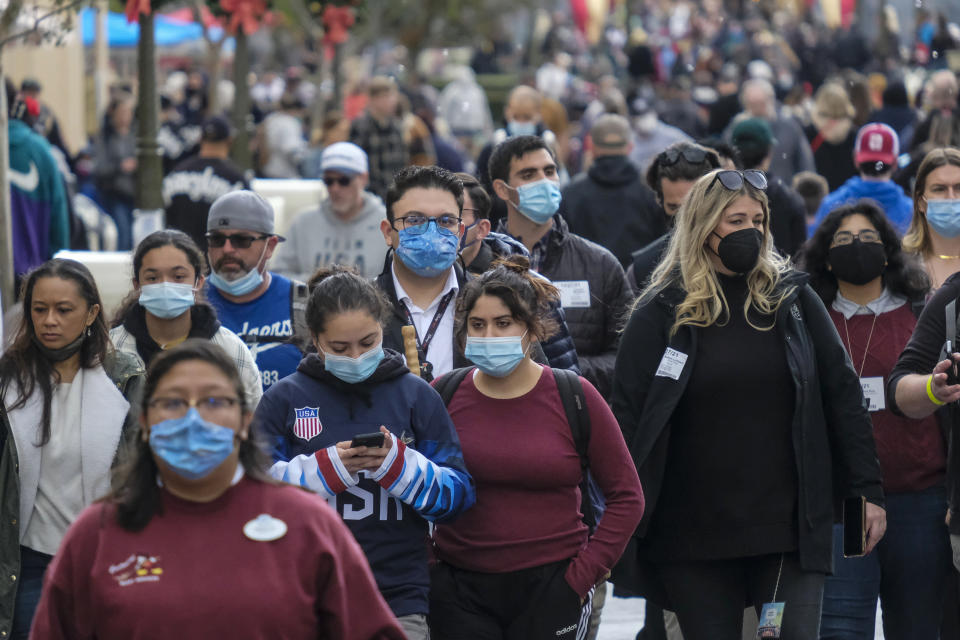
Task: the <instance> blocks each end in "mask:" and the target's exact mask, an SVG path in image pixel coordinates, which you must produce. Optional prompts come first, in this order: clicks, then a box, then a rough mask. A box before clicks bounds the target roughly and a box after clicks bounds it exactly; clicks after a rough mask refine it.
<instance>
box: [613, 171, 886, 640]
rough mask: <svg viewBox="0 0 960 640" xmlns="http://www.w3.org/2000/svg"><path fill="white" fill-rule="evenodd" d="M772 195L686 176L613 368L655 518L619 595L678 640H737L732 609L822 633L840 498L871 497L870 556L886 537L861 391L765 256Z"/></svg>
mask: <svg viewBox="0 0 960 640" xmlns="http://www.w3.org/2000/svg"><path fill="white" fill-rule="evenodd" d="M766 184H767V182H766V176H765V175H764V174H763V173H762V172H760V171H742V172H741V171H713V172H711V173H708V174H707V175H705V176H703V177H702V178H700V179H699V180H697V182H696V183H695V184H694V186H693V189H692V190H691V191H690V193H689V194H688V195H687V198H686V200H685V201H684V204H683V205H682V206H681V207H680V211H679V212H678V213H677V222H676V225H675V228H674V234H673V236H672V237H671V239H670V244H669V246H668V249H667V253H666V255H665V256H664V258H663V259H662V261H661V262H660V264H659V266H657V268H656V270H655V271H654V272H653V275H652V277H651V282H650V285H649V286H648V288H647V289H646V290H645V291H644V293H643V294H642V295H641V296H640V298H639V300H638V301H637V303H636V306H635V308H634V310H633V313H632V314H631V316H630V319H629V321H628V322H627V326H626V329H625V330H624V333H623V338H622V341H621V343H620V350H619V352H618V354H617V364H616V375H615V376H614V389H613V410H614V413H615V414H616V416H617V419H618V421H619V423H620V428H621V429H622V430H623V433H624V437H625V439H626V441H627V445H628V446H629V447H630V451H631V453H632V454H633V460H634V462H635V463H636V464H637V467H638V471H639V475H640V479H641V480H642V481H643V483H644V490H645V492H646V493H647V497H648V501H649V503H650V504H651V505H652V506H651V507H650V508H649V509H648V510H647V512H646V513H645V514H644V518H643V521H641V523H640V526H639V528H638V529H637V531H636V533H635V536H634V537H635V544H634V545H633V546H632V547H631V548H630V549H629V553H625V554H624V559H623V560H622V561H621V565H620V566H618V571H617V572H615V573H614V578H613V581H614V583H615V584H616V585H617V586H618V587H625V588H627V589H630V590H632V591H633V592H635V593H637V594H638V595H644V596H646V597H648V598H650V599H652V600H654V602H657V604H660V605H663V606H664V607H665V608H666V609H668V610H672V611H674V612H676V614H677V618H678V619H679V621H680V627H681V630H682V631H683V635H684V637H685V638H686V639H687V640H729V639H733V638H740V637H741V631H742V629H741V627H742V620H743V618H742V614H743V607H744V603H748V604H750V605H752V606H753V607H754V608H755V609H756V611H757V613H758V614H761V612H762V611H763V610H764V609H765V608H766V610H767V612H772V613H773V614H774V617H776V613H777V610H778V609H780V610H782V611H783V616H782V625H781V629H780V633H781V635H780V637H781V638H784V639H785V640H806V639H809V638H815V637H817V631H818V629H819V627H820V605H821V594H822V590H823V583H824V579H825V576H826V574H827V573H828V572H829V571H830V570H831V566H832V561H831V558H832V539H833V516H834V498H835V496H843V497H850V498H859V499H865V500H866V503H865V507H864V511H865V514H866V527H865V538H866V543H865V546H866V550H867V551H868V552H869V551H870V550H871V549H872V548H873V546H874V545H876V543H877V541H878V540H880V538H881V537H882V536H883V531H884V528H885V515H884V510H883V490H882V487H881V485H880V469H879V466H878V464H877V460H876V449H875V445H874V442H873V434H872V432H871V424H870V417H869V415H868V413H867V411H866V409H865V408H864V407H863V392H862V390H861V388H860V383H859V381H858V380H857V375H856V373H855V372H854V371H853V370H852V368H851V367H850V364H849V360H848V359H847V357H846V355H845V354H844V352H843V345H842V344H841V342H840V340H839V339H838V338H837V332H836V330H835V329H834V327H833V323H832V322H831V320H830V316H829V315H828V314H827V311H826V309H824V307H823V303H822V302H821V301H820V299H819V297H817V295H816V294H815V293H814V292H813V290H812V289H810V288H809V287H807V286H806V276H804V275H803V274H801V273H799V272H796V271H794V270H793V269H792V268H791V267H790V264H789V262H787V261H786V260H784V259H783V258H781V257H780V256H779V255H778V254H777V253H776V252H775V250H774V248H773V238H772V235H771V233H770V211H769V208H768V204H767V198H766V195H765V190H766ZM831 461H832V462H833V465H831ZM767 615H770V614H769V613H764V614H763V615H761V619H762V620H763V619H766V616H767Z"/></svg>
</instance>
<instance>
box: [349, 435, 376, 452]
mask: <svg viewBox="0 0 960 640" xmlns="http://www.w3.org/2000/svg"><path fill="white" fill-rule="evenodd" d="M382 446H383V431H374V432H373V433H361V434H358V435H355V436H353V440H351V441H350V448H351V449H352V448H353V447H382Z"/></svg>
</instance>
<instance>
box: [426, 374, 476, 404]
mask: <svg viewBox="0 0 960 640" xmlns="http://www.w3.org/2000/svg"><path fill="white" fill-rule="evenodd" d="M472 370H473V367H460V368H459V369H454V370H453V371H448V372H447V373H445V374H443V375H442V376H440V377H439V378H437V379H436V380H434V381H433V388H434V389H435V390H436V392H437V393H439V394H440V397H441V398H443V404H444V405H446V406H449V404H450V401H451V400H453V394H455V393H456V392H457V389H459V388H460V384H461V383H462V382H463V381H464V379H465V378H466V377H467V374H468V373H470V371H472Z"/></svg>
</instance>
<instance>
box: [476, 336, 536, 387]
mask: <svg viewBox="0 0 960 640" xmlns="http://www.w3.org/2000/svg"><path fill="white" fill-rule="evenodd" d="M525 335H527V334H526V332H524V334H523V336H525ZM523 336H507V337H505V338H472V337H469V336H468V337H467V348H466V349H464V351H463V355H465V356H466V357H467V359H468V360H470V362H472V363H473V364H475V365H477V368H479V369H480V371H483V372H484V373H485V374H487V375H488V376H493V377H494V378H505V377H506V376H508V375H510V374H511V373H513V370H514V369H516V368H517V367H518V366H519V365H520V363H521V362H523V359H524V358H525V357H526V352H525V351H524V349H523Z"/></svg>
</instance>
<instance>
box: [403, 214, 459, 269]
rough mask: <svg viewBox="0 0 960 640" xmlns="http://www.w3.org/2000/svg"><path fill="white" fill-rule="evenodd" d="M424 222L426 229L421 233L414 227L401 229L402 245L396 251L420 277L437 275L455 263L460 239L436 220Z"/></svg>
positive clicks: (404, 262)
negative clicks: (413, 228)
mask: <svg viewBox="0 0 960 640" xmlns="http://www.w3.org/2000/svg"><path fill="white" fill-rule="evenodd" d="M424 224H426V225H427V229H426V231H424V232H422V233H417V232H415V231H413V230H412V229H401V230H400V232H399V234H400V246H399V247H397V249H396V253H397V257H398V258H400V260H401V262H403V264H404V266H406V267H407V268H408V269H410V271H413V272H414V273H415V274H417V275H418V276H420V277H421V278H436V277H437V276H439V275H443V274H444V273H446V272H447V270H448V269H449V268H450V267H451V266H453V261H454V260H456V259H457V248H458V246H459V245H460V238H458V237H457V234H455V233H452V232H451V231H448V230H447V229H444V228H443V227H440V226H438V225H437V223H436V222H435V221H433V220H430V221H428V222H426V223H424Z"/></svg>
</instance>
